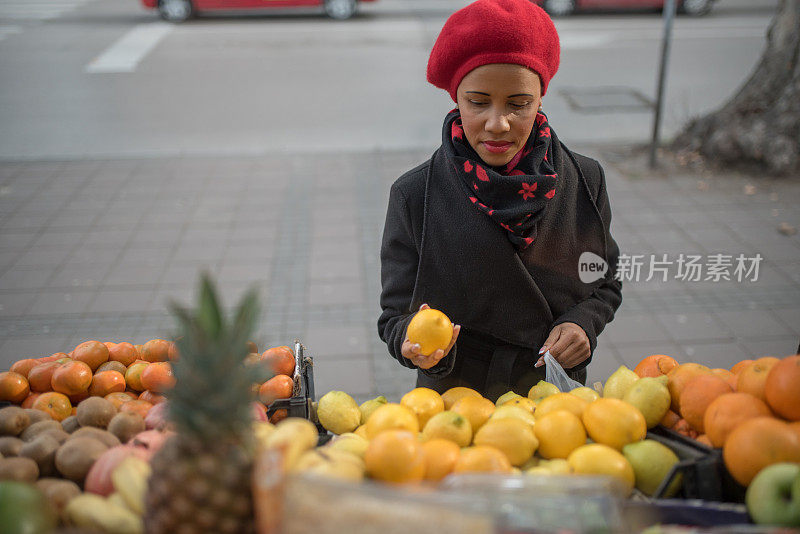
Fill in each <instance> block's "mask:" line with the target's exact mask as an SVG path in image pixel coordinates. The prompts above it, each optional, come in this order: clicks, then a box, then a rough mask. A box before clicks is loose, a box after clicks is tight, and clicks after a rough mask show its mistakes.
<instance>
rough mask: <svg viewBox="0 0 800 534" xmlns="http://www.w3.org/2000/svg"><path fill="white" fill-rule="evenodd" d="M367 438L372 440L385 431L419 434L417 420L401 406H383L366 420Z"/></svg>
mask: <svg viewBox="0 0 800 534" xmlns="http://www.w3.org/2000/svg"><path fill="white" fill-rule="evenodd" d="M364 426H366V427H367V430H366V433H367V438H368V439H370V440H372V439H375V436H377V435H378V434H380V433H381V432H383V431H385V430H394V429H400V430H408V431H409V432H413V433H414V434H416V433H417V432H419V420H418V419H417V416H416V414H415V413H414V412H412V411H411V410H409V409H408V408H406V407H405V406H403V405H401V404H397V403H394V402H390V403H388V404H384V405H383V406H381V407H380V408H378V409H377V410H375V411H374V412H372V415H370V417H369V419H368V420H367V423H366V425H364Z"/></svg>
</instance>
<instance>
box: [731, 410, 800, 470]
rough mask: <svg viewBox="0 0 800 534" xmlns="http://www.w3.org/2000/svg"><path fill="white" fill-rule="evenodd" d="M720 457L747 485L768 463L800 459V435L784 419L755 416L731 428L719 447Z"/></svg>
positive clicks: (797, 460)
mask: <svg viewBox="0 0 800 534" xmlns="http://www.w3.org/2000/svg"><path fill="white" fill-rule="evenodd" d="M722 458H723V459H724V460H725V467H727V468H728V471H729V472H730V474H731V475H732V476H733V478H734V479H736V481H737V482H738V483H739V484H741V485H743V486H747V485H749V484H750V481H752V480H753V478H754V477H755V476H756V475H757V474H758V472H759V471H761V470H762V469H763V468H765V467H766V466H768V465H772V464H775V463H778V462H800V439H798V437H797V434H796V433H795V432H794V431H792V429H791V428H789V425H788V424H787V423H785V422H783V421H780V420H778V419H775V418H774V417H755V418H753V419H750V420H748V421H745V422H744V423H742V424H741V425H739V426H737V427H736V429H735V430H734V431H733V432H731V434H730V436H728V439H727V441H726V442H725V446H724V447H723V449H722Z"/></svg>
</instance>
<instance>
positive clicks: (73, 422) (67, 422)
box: [61, 415, 81, 434]
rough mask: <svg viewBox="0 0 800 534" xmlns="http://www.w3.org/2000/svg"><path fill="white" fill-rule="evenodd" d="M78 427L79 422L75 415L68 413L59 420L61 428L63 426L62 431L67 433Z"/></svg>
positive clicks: (79, 425)
mask: <svg viewBox="0 0 800 534" xmlns="http://www.w3.org/2000/svg"><path fill="white" fill-rule="evenodd" d="M80 427H81V424H80V423H79V422H78V416H77V415H70V416H69V417H67V418H66V419H64V420H63V421H61V428H63V429H64V432H66V433H67V434H72V433H73V432H75V431H76V430H78V429H79V428H80Z"/></svg>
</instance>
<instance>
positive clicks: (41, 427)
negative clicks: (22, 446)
mask: <svg viewBox="0 0 800 534" xmlns="http://www.w3.org/2000/svg"><path fill="white" fill-rule="evenodd" d="M48 430H63V429H62V428H61V423H59V422H58V421H53V420H52V419H49V420H47V421H39V422H38V423H33V424H32V425H31V426H29V427H28V428H26V429H25V430H23V432H22V434H20V436H19V437H20V438H22V441H32V440H34V439H36V438H37V437H38V436H39V434H41V433H42V432H47V431H48Z"/></svg>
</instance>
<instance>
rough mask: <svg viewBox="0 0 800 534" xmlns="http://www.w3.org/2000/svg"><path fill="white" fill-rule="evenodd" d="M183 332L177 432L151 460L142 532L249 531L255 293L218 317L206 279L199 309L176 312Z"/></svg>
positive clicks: (172, 414)
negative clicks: (229, 315)
mask: <svg viewBox="0 0 800 534" xmlns="http://www.w3.org/2000/svg"><path fill="white" fill-rule="evenodd" d="M172 308H173V312H174V314H175V315H176V317H177V319H178V323H179V326H180V333H179V337H178V338H177V341H176V344H177V348H178V351H179V353H180V360H179V361H177V362H174V363H175V371H174V372H175V377H176V379H177V382H176V384H175V387H174V388H173V389H172V390H171V391H169V393H168V400H169V418H170V420H171V421H172V422H173V423H174V424H175V429H176V431H177V434H176V435H175V436H174V437H172V438H170V439H169V440H168V441H167V443H166V444H165V445H164V447H163V448H162V449H161V450H160V451H159V452H158V454H157V455H156V456H155V457H154V458H153V461H152V476H151V478H150V484H149V487H148V493H147V499H146V511H145V515H144V522H145V530H146V531H147V532H149V533H154V534H158V533H162V532H163V533H176V534H180V533H184V532H186V533H195V532H196V533H212V532H213V533H216V534H226V533H234V532H236V533H238V532H254V531H255V525H254V519H253V499H252V494H251V485H250V481H251V476H252V469H253V451H254V447H253V436H252V434H251V431H250V428H251V425H250V423H251V411H250V410H251V408H250V402H251V400H252V399H251V384H252V383H253V382H254V381H255V380H257V379H258V378H257V377H254V376H253V372H254V370H253V366H246V365H244V364H243V361H244V358H245V356H246V355H247V350H248V349H247V342H248V340H249V339H250V336H251V334H252V333H253V330H254V325H255V322H256V318H257V314H258V311H257V310H258V304H257V300H256V295H255V291H250V292H249V293H248V294H247V295H246V296H245V297H244V298H243V299H242V302H241V303H240V305H239V307H238V309H237V310H236V312H235V317H234V319H233V322H230V321H227V320H226V319H225V317H224V316H223V314H222V311H221V309H220V304H219V302H218V300H217V297H216V294H215V290H214V287H213V284H212V283H211V281H210V280H209V278H208V277H207V276H203V279H202V282H201V289H200V305H199V308H198V309H197V310H196V311H195V312H194V314H191V313H190V312H189V311H187V310H185V309H183V308H181V307H179V306H175V305H174V306H173V307H172Z"/></svg>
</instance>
